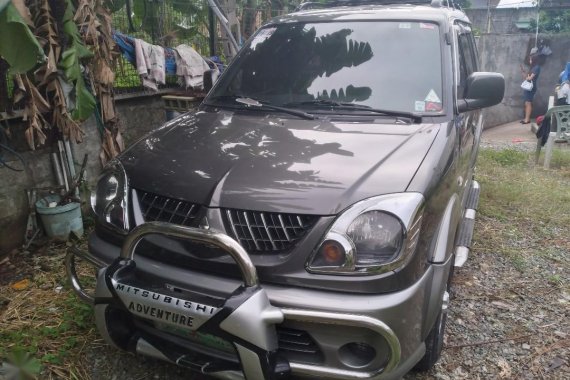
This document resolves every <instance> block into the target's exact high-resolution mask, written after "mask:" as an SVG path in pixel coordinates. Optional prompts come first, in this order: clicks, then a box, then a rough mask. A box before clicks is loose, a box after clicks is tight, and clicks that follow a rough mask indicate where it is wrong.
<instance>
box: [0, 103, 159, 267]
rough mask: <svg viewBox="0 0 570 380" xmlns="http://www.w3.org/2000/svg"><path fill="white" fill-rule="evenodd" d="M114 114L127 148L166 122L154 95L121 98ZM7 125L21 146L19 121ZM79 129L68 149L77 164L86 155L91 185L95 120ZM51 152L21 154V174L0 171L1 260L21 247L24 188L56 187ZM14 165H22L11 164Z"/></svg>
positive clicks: (97, 142) (96, 165) (97, 143)
mask: <svg viewBox="0 0 570 380" xmlns="http://www.w3.org/2000/svg"><path fill="white" fill-rule="evenodd" d="M117 111H118V114H119V118H120V129H121V132H122V135H123V138H124V140H125V145H126V146H128V145H129V144H131V143H132V142H134V141H136V140H137V139H138V138H139V137H141V136H143V135H144V134H146V133H147V132H149V131H151V130H153V129H154V128H157V127H158V126H160V125H161V124H162V123H164V121H165V120H166V118H165V112H164V108H163V103H162V100H161V98H160V96H156V95H155V96H138V97H132V96H131V97H127V98H123V99H120V100H118V101H117ZM9 124H10V129H11V131H12V132H13V133H12V134H13V135H14V140H15V141H13V143H15V144H16V145H20V146H21V145H22V140H23V130H24V128H23V126H22V122H21V120H18V119H12V120H11V121H10V122H9ZM82 128H83V130H84V132H85V133H86V135H85V137H84V140H83V142H82V143H80V144H73V143H72V144H71V149H72V151H73V154H74V158H75V161H76V162H77V163H79V164H81V161H82V160H83V156H84V154H85V153H87V154H88V161H87V169H86V173H85V178H86V180H87V181H88V183H89V185H90V186H93V185H94V184H95V182H96V180H97V177H98V176H99V173H100V172H101V163H100V160H99V152H100V148H101V139H100V136H99V132H98V130H97V125H96V123H95V118H94V117H91V118H90V119H89V120H87V121H86V122H85V123H83V125H82ZM51 152H52V147H47V148H40V149H38V150H36V151H25V152H22V153H21V155H22V156H23V158H24V160H25V161H26V166H25V171H23V172H14V171H12V170H9V169H7V168H0V257H1V256H2V255H3V254H6V253H8V252H10V251H11V250H12V249H14V248H16V247H19V246H21V244H22V242H23V239H24V233H25V229H26V221H27V217H28V201H27V198H26V193H25V189H28V188H32V187H50V186H56V185H57V180H56V176H55V173H54V170H53V168H52V164H51V159H50V153H51ZM13 166H18V167H20V166H21V165H20V164H19V163H17V162H13Z"/></svg>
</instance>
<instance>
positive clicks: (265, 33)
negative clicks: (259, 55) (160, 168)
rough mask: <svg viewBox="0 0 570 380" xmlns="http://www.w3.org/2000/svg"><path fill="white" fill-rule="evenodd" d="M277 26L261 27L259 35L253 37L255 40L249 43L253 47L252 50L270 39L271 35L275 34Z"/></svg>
mask: <svg viewBox="0 0 570 380" xmlns="http://www.w3.org/2000/svg"><path fill="white" fill-rule="evenodd" d="M276 29H277V28H266V29H261V30H260V31H259V33H257V35H256V36H255V37H254V38H253V40H252V41H251V44H250V45H249V47H250V48H251V50H255V47H256V46H257V45H258V44H260V43H262V42H264V41H265V40H266V39H268V38H269V37H271V36H272V35H273V33H275V30H276Z"/></svg>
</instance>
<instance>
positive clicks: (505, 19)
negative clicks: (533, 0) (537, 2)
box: [465, 8, 536, 34]
mask: <svg viewBox="0 0 570 380" xmlns="http://www.w3.org/2000/svg"><path fill="white" fill-rule="evenodd" d="M465 14H467V17H469V20H470V21H471V22H472V23H473V26H474V27H475V28H476V30H478V31H479V32H480V33H487V32H489V33H496V34H516V33H520V32H521V31H520V30H519V29H518V28H517V26H516V25H515V22H517V21H529V20H531V19H536V9H535V8H519V9H516V8H504V9H503V8H500V9H496V8H495V9H491V12H490V16H491V22H490V23H489V22H488V16H489V15H488V13H487V9H466V10H465ZM489 24H490V25H489ZM487 29H489V30H487Z"/></svg>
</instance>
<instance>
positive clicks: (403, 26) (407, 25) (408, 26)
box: [398, 22, 412, 29]
mask: <svg viewBox="0 0 570 380" xmlns="http://www.w3.org/2000/svg"><path fill="white" fill-rule="evenodd" d="M398 26H399V28H400V29H412V24H411V23H409V22H401V23H400V24H399V25H398Z"/></svg>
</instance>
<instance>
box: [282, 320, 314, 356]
mask: <svg viewBox="0 0 570 380" xmlns="http://www.w3.org/2000/svg"><path fill="white" fill-rule="evenodd" d="M277 338H278V342H279V343H278V344H279V352H280V353H281V354H283V356H285V357H287V358H288V359H289V360H294V361H301V362H305V363H319V362H321V361H322V360H323V353H322V351H321V348H320V347H319V345H318V344H317V343H316V342H315V341H314V340H313V338H312V337H311V335H309V333H307V332H306V331H303V330H297V329H292V328H288V327H283V326H277Z"/></svg>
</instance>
